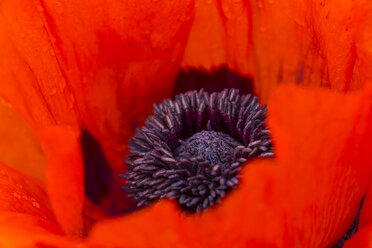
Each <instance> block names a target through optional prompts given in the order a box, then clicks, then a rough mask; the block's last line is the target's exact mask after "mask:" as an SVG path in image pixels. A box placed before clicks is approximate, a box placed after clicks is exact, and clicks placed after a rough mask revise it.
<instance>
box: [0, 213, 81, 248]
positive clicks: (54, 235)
mask: <svg viewBox="0 0 372 248" xmlns="http://www.w3.org/2000/svg"><path fill="white" fill-rule="evenodd" d="M58 228H59V226H57V225H56V224H55V223H51V222H48V221H46V220H45V219H42V218H39V217H36V216H32V215H28V214H19V213H12V212H5V213H4V212H0V247H7V248H20V247H55V248H57V247H58V248H59V247H60V248H62V247H71V248H73V247H81V246H79V243H78V242H77V241H74V240H70V239H67V238H66V237H63V236H61V235H60V234H59V233H58V231H57V230H58ZM56 231H57V232H56Z"/></svg>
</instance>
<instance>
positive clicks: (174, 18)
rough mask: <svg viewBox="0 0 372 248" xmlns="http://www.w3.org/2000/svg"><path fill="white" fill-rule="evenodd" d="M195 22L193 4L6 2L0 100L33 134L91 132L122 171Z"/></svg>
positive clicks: (0, 37) (0, 26) (1, 22)
mask: <svg viewBox="0 0 372 248" xmlns="http://www.w3.org/2000/svg"><path fill="white" fill-rule="evenodd" d="M192 19H193V1H192V0H188V1H183V2H182V3H174V2H169V1H151V0H141V1H137V0H136V1H132V0H131V1H113V0H111V1H103V0H100V1H96V2H94V3H92V2H91V1H78V2H76V1H72V0H63V1H50V0H40V1H26V0H17V1H13V0H11V1H8V0H7V1H2V4H1V14H0V45H1V47H2V50H1V56H0V57H1V59H0V68H1V69H0V75H1V78H2V81H3V82H5V83H4V84H2V85H1V87H0V95H1V96H3V97H4V98H5V99H6V100H7V101H8V102H10V103H11V104H12V105H13V106H14V108H15V109H17V110H18V111H20V112H21V113H22V114H23V116H25V117H26V118H27V120H28V121H29V122H30V123H31V124H32V126H33V127H34V128H36V129H37V128H38V127H39V126H42V127H43V126H45V125H50V124H70V125H76V124H77V123H78V124H81V125H83V126H85V127H87V128H88V130H89V131H90V132H91V133H92V134H93V136H94V137H96V138H97V139H98V140H99V141H100V143H101V145H102V146H103V149H104V151H105V153H106V155H107V156H108V158H109V161H110V162H111V163H112V165H113V167H115V168H116V169H117V168H118V167H120V166H122V157H123V155H124V153H125V150H126V141H127V139H128V138H129V136H130V135H132V134H133V132H134V127H135V126H136V125H141V124H142V122H143V121H144V119H145V117H146V116H147V114H148V113H149V112H150V111H151V109H152V108H151V106H152V103H154V102H156V101H160V100H161V99H162V98H164V97H166V96H168V95H169V94H170V93H171V92H172V81H173V79H174V77H175V74H176V72H177V70H178V66H179V63H180V60H181V57H182V55H183V50H184V47H185V43H186V39H187V36H188V31H189V28H190V26H191V22H192ZM31 106H32V107H31Z"/></svg>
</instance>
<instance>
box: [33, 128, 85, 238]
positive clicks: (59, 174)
mask: <svg viewBox="0 0 372 248" xmlns="http://www.w3.org/2000/svg"><path fill="white" fill-rule="evenodd" d="M79 135H80V133H79V132H77V131H75V130H73V129H72V128H71V127H54V128H49V129H45V130H44V132H43V134H42V135H41V136H40V137H41V139H42V145H43V148H44V151H45V155H46V157H47V160H48V167H47V173H46V183H47V189H48V194H49V197H50V200H51V203H52V206H53V209H54V212H55V214H56V216H57V220H58V222H59V223H60V224H61V226H62V227H63V229H64V230H65V231H66V233H68V234H69V235H72V236H77V237H81V236H82V232H83V222H82V208H83V203H84V175H83V166H82V163H83V161H82V155H81V149H80V136H79Z"/></svg>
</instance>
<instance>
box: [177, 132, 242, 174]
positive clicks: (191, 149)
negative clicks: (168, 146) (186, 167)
mask: <svg viewBox="0 0 372 248" xmlns="http://www.w3.org/2000/svg"><path fill="white" fill-rule="evenodd" d="M239 145H241V144H240V143H239V142H237V141H236V140H234V139H233V138H231V137H230V136H229V135H227V134H225V133H222V132H215V131H206V130H203V131H201V132H198V133H196V134H194V135H193V136H191V137H190V138H187V139H186V142H182V143H181V145H180V146H179V147H178V148H177V149H176V152H175V153H176V154H178V156H177V155H176V156H177V157H176V159H180V158H181V156H180V155H179V154H182V156H189V157H202V158H203V159H204V160H206V161H208V163H209V164H210V165H221V166H223V167H227V166H228V165H229V163H228V160H227V158H226V156H230V155H231V154H233V152H234V148H235V147H237V146H239Z"/></svg>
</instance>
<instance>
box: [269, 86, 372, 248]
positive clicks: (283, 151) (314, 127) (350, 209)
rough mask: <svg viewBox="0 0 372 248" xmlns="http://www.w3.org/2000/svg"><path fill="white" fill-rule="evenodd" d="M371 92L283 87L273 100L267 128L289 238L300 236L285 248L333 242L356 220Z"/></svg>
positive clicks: (365, 169) (365, 176) (365, 178)
mask: <svg viewBox="0 0 372 248" xmlns="http://www.w3.org/2000/svg"><path fill="white" fill-rule="evenodd" d="M370 92H371V91H370V90H366V91H365V94H364V95H362V96H361V95H360V94H359V93H358V94H348V95H341V94H332V93H329V92H327V91H321V90H306V89H302V90H296V89H295V88H294V87H282V88H281V89H280V90H279V91H278V93H277V95H276V97H275V98H274V99H273V102H272V104H271V105H270V106H271V108H270V112H269V114H270V115H271V120H270V121H269V124H270V125H271V129H272V131H273V134H274V142H275V144H276V152H277V159H278V161H279V162H280V163H281V164H282V166H283V172H284V173H283V175H284V177H283V180H284V181H283V182H284V183H283V186H284V187H283V192H285V198H287V200H286V201H284V202H285V204H286V205H287V206H286V207H287V208H288V209H290V211H289V212H288V213H287V217H286V218H287V220H288V222H289V225H290V229H289V230H288V236H289V237H291V236H292V235H293V236H294V237H296V236H299V237H300V238H301V239H300V241H298V242H299V244H297V243H293V244H290V245H299V246H301V247H302V246H307V245H309V244H311V245H309V246H314V247H324V246H326V245H329V244H333V243H335V242H337V241H338V240H339V239H340V238H341V237H342V236H343V235H344V234H345V233H346V231H347V230H348V228H349V226H350V225H351V223H352V222H353V220H354V218H355V217H356V214H357V212H358V209H359V205H360V202H361V199H362V197H363V195H364V194H365V192H366V190H367V188H368V185H369V181H370V175H371V166H370V164H371V163H372V161H371V160H372V159H371V156H369V155H368V154H369V151H370V149H371V145H372V144H371V142H370V139H371V137H372V133H371V127H370V125H371V123H372V119H371V118H372V114H371V94H370ZM283 111H286V113H285V114H282V115H278V114H277V112H283ZM285 182H286V183H285ZM285 198H284V199H285ZM290 240H296V238H290Z"/></svg>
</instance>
